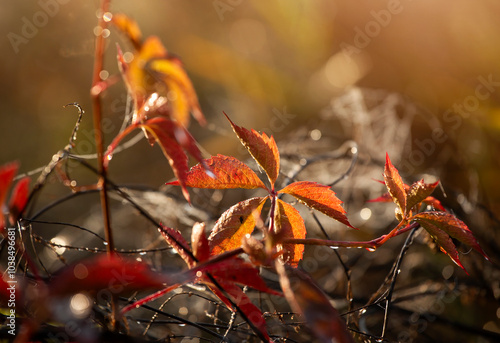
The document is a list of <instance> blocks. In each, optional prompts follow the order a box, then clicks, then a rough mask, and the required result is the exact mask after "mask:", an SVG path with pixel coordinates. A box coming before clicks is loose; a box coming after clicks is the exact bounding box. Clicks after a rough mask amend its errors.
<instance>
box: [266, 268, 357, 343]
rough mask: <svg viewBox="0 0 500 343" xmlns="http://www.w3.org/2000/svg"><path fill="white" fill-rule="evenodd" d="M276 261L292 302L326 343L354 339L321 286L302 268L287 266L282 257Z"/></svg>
mask: <svg viewBox="0 0 500 343" xmlns="http://www.w3.org/2000/svg"><path fill="white" fill-rule="evenodd" d="M275 264H276V270H277V271H278V274H279V278H280V285H281V288H282V289H283V293H284V294H285V297H286V299H287V300H288V303H289V304H290V306H291V307H292V310H293V311H294V312H297V313H300V314H302V315H303V316H304V318H305V320H306V322H307V324H308V326H309V327H310V328H311V331H312V332H313V333H314V334H315V335H316V337H317V338H318V339H319V340H320V341H321V342H325V343H331V342H338V343H353V342H354V340H353V339H352V337H351V335H350V334H349V332H348V331H347V327H346V325H345V323H344V321H343V320H342V318H341V317H340V315H339V314H338V312H337V310H336V309H335V308H333V306H332V305H331V304H330V300H329V299H328V297H327V296H326V294H325V293H324V292H323V291H322V290H321V288H319V287H318V286H317V285H316V283H314V281H313V280H312V279H311V278H310V277H309V276H308V275H307V274H306V273H304V272H303V271H301V270H300V269H294V268H286V266H283V265H281V263H280V261H276V263H275Z"/></svg>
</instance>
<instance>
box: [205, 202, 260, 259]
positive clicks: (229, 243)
mask: <svg viewBox="0 0 500 343" xmlns="http://www.w3.org/2000/svg"><path fill="white" fill-rule="evenodd" d="M266 199H267V197H256V198H251V199H247V200H244V201H241V202H239V203H237V204H236V205H234V206H232V207H231V208H229V209H228V210H227V211H226V212H224V213H223V214H222V215H221V216H220V218H219V219H218V220H217V222H216V223H215V226H214V228H213V229H212V232H211V234H210V236H209V237H208V241H209V243H210V248H211V254H212V255H218V254H220V253H223V252H224V251H228V250H232V249H235V248H238V247H240V246H241V240H242V238H243V237H244V236H245V235H246V234H251V233H252V232H253V230H254V228H255V226H256V224H257V221H258V220H260V213H261V211H262V206H263V205H264V202H265V201H266Z"/></svg>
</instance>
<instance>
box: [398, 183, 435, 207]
mask: <svg viewBox="0 0 500 343" xmlns="http://www.w3.org/2000/svg"><path fill="white" fill-rule="evenodd" d="M438 184H439V181H436V182H434V183H425V182H424V180H423V179H422V180H420V181H417V182H415V183H413V184H412V185H411V186H410V187H409V189H408V190H407V197H406V210H407V212H409V211H411V209H412V208H413V206H415V205H418V204H420V203H421V202H422V201H424V200H425V199H427V198H428V197H429V195H431V194H432V192H434V189H435V188H436V186H437V185H438ZM407 214H409V213H407Z"/></svg>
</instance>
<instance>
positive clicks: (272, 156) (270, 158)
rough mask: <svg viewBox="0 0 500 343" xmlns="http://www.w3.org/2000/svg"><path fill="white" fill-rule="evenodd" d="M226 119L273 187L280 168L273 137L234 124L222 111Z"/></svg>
mask: <svg viewBox="0 0 500 343" xmlns="http://www.w3.org/2000/svg"><path fill="white" fill-rule="evenodd" d="M224 115H225V116H226V118H227V120H229V122H230V123H231V126H232V127H233V131H234V132H235V133H236V135H237V136H238V138H239V139H240V141H241V143H242V144H243V145H244V146H245V148H246V149H247V150H248V151H249V152H250V155H252V157H253V158H254V159H255V161H256V162H257V163H258V164H259V166H260V167H261V168H262V169H263V170H264V171H265V172H266V174H267V177H268V178H269V182H270V183H271V188H272V189H274V184H275V183H276V180H277V179H278V175H279V170H280V155H279V151H278V147H277V146H276V142H275V141H274V138H273V137H272V136H271V137H268V136H267V135H266V133H262V135H261V134H259V133H258V132H257V131H255V130H253V129H252V130H251V131H249V130H247V129H245V128H244V127H240V126H238V125H236V124H234V123H233V122H232V121H231V119H229V117H228V115H227V114H225V113H224Z"/></svg>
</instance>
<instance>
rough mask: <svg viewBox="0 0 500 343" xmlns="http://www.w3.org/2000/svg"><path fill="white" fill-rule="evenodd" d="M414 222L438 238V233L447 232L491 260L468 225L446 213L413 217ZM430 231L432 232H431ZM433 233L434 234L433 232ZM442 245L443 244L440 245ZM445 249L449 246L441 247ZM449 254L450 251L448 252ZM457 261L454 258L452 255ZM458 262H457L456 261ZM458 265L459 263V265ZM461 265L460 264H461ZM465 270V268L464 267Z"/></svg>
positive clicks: (424, 213)
mask: <svg viewBox="0 0 500 343" xmlns="http://www.w3.org/2000/svg"><path fill="white" fill-rule="evenodd" d="M412 219H413V220H415V221H417V222H418V223H419V224H420V225H422V226H423V227H424V229H426V230H427V231H429V233H430V234H431V235H433V236H438V235H437V234H436V231H437V230H439V231H441V232H445V233H446V234H448V235H450V236H451V237H453V238H455V239H457V240H459V241H460V242H462V243H464V244H467V245H468V246H470V247H472V248H474V249H475V250H476V251H477V252H479V253H480V254H481V255H483V256H484V258H485V259H487V260H489V257H488V256H487V255H486V253H485V252H484V251H483V249H482V248H481V247H480V246H479V243H478V242H477V240H476V238H475V237H474V235H473V234H472V232H471V231H470V230H469V228H468V227H467V225H465V223H464V222H463V221H461V220H459V219H458V218H457V217H455V216H454V215H452V214H450V213H446V212H435V211H433V212H422V213H419V214H417V215H415V216H413V217H412ZM429 229H430V230H429ZM431 231H432V232H431ZM438 244H440V243H439V240H438ZM440 245H441V244H440ZM441 247H443V248H444V249H447V246H443V245H441ZM446 252H448V249H447V250H446ZM450 257H452V259H453V260H454V261H455V259H454V258H453V256H451V255H450ZM455 262H456V261H455ZM457 264H458V263H457ZM459 265H460V264H459ZM462 268H463V267H462Z"/></svg>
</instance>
